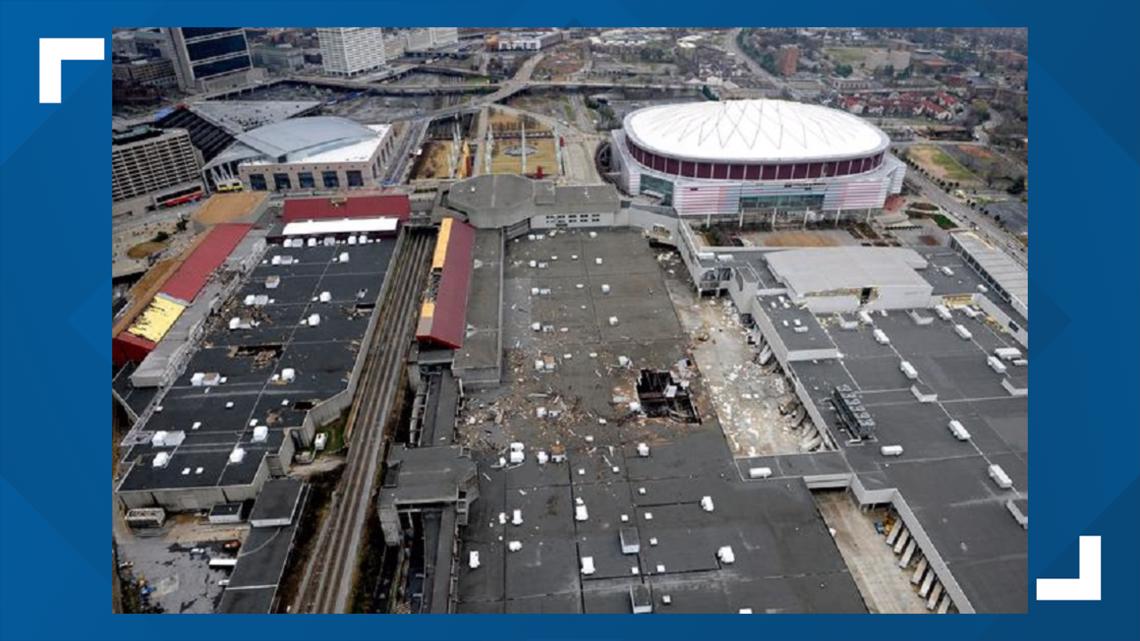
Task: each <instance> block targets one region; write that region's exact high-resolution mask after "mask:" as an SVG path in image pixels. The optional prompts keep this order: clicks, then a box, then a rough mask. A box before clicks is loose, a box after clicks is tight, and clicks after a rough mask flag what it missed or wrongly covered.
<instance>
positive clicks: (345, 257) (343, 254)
mask: <svg viewBox="0 0 1140 641" xmlns="http://www.w3.org/2000/svg"><path fill="white" fill-rule="evenodd" d="M337 262H340V263H347V262H348V252H341V253H340V256H339V257H337Z"/></svg>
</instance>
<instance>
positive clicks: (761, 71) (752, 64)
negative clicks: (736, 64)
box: [724, 28, 801, 100]
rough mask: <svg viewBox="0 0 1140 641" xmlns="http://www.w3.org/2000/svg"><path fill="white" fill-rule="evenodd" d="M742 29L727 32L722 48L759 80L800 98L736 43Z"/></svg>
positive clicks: (793, 97)
mask: <svg viewBox="0 0 1140 641" xmlns="http://www.w3.org/2000/svg"><path fill="white" fill-rule="evenodd" d="M742 31H744V30H743V29H739V28H738V29H733V30H732V31H729V32H728V35H726V36H725V38H724V50H725V51H727V52H729V53H731V54H732V55H734V56H735V57H736V59H737V60H740V61H742V62H744V64H745V65H747V66H748V68H749V69H750V70H751V71H752V73H753V74H755V75H756V77H757V78H760V79H761V80H764V81H765V82H767V83H769V84H771V85H772V86H774V87H776V89H777V90H780V91H787V92H788V93H789V94H790V95H791V97H792V99H793V100H801V97H800V94H799V92H798V91H796V90H795V89H793V88H791V87H789V86H788V85H787V84H785V83H784V81H783V80H782V79H780V78H777V77H776V76H773V75H772V74H770V73H768V70H767V69H765V68H764V67H761V66H760V63H758V62H756V61H755V60H753V59H752V57H751V56H749V55H748V54H747V53H745V52H744V50H743V49H741V48H740V45H738V44H736V39H737V37H739V36H740V32H742Z"/></svg>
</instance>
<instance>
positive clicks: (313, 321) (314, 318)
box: [308, 314, 321, 327]
mask: <svg viewBox="0 0 1140 641" xmlns="http://www.w3.org/2000/svg"><path fill="white" fill-rule="evenodd" d="M308 321H309V327H316V326H317V325H320V324H321V315H320V314H309V318H308Z"/></svg>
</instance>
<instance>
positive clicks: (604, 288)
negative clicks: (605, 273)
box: [602, 283, 610, 294]
mask: <svg viewBox="0 0 1140 641" xmlns="http://www.w3.org/2000/svg"><path fill="white" fill-rule="evenodd" d="M602 293H603V294H608V293H610V286H609V285H607V284H605V283H602Z"/></svg>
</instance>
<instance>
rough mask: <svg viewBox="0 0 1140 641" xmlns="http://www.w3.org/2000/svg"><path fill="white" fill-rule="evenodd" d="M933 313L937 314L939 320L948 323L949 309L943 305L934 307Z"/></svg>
mask: <svg viewBox="0 0 1140 641" xmlns="http://www.w3.org/2000/svg"><path fill="white" fill-rule="evenodd" d="M934 313H935V314H938V318H941V319H942V320H944V321H948V320H950V318H951V314H950V308H948V307H946V306H945V305H935V306H934Z"/></svg>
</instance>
